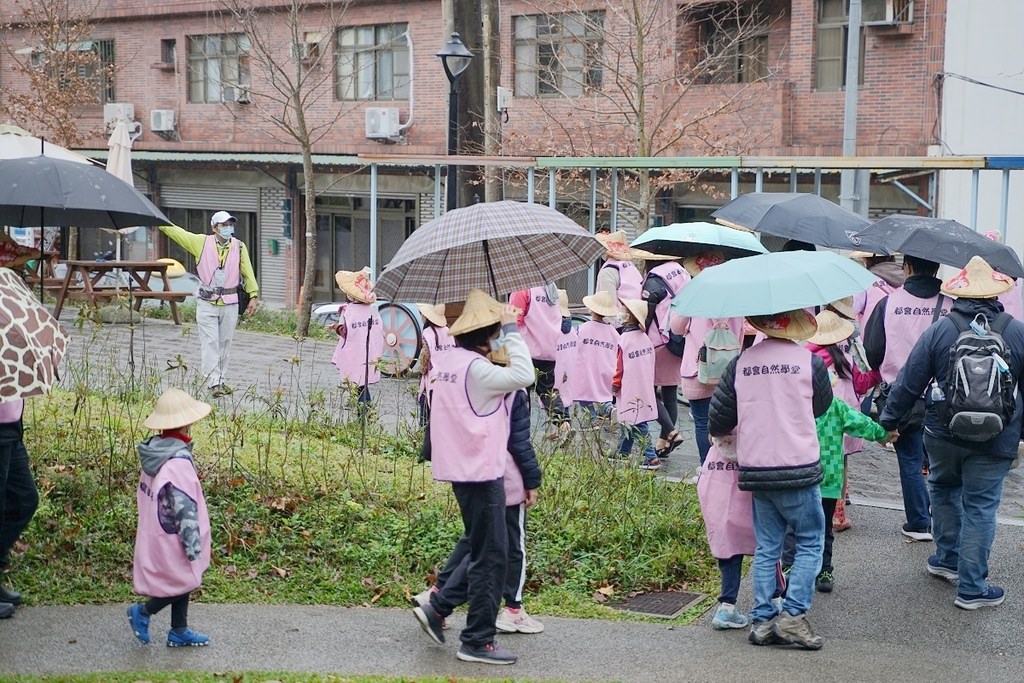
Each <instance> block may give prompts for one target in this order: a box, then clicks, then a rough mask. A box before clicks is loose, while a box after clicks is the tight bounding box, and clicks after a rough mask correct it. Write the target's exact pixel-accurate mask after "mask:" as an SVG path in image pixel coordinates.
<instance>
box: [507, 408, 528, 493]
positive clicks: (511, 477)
mask: <svg viewBox="0 0 1024 683" xmlns="http://www.w3.org/2000/svg"><path fill="white" fill-rule="evenodd" d="M519 391H523V390H522V389H519ZM516 393H517V392H515V391H513V392H512V393H510V394H507V395H506V396H505V410H506V411H508V413H509V415H511V414H512V402H513V401H514V400H515V397H516ZM504 484H505V507H512V506H513V505H519V504H521V503H524V502H526V486H525V485H524V484H523V473H522V472H520V471H519V466H518V465H516V460H515V458H513V457H512V454H511V453H509V452H508V449H506V450H505V481H504Z"/></svg>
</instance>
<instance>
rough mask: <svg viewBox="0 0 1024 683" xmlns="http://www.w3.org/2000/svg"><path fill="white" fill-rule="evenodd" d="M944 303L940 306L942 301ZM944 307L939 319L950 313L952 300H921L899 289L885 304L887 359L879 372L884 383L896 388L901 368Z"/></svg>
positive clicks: (937, 296)
mask: <svg viewBox="0 0 1024 683" xmlns="http://www.w3.org/2000/svg"><path fill="white" fill-rule="evenodd" d="M940 296H941V297H942V303H941V304H939V303H938V300H939V297H940ZM937 305H940V306H941V307H942V310H941V312H940V313H939V315H940V316H941V315H946V314H948V313H949V306H950V300H949V297H946V296H943V295H941V294H937V295H936V296H933V297H931V298H929V299H920V298H918V297H916V296H914V295H913V294H911V293H910V292H908V291H907V290H905V289H903V287H899V288H898V289H896V290H895V291H894V292H893V293H892V294H890V295H889V300H888V301H887V302H886V304H885V358H883V359H882V365H881V367H879V368H878V372H879V374H881V375H882V381H883V382H885V383H886V384H892V383H893V382H895V381H896V375H898V374H899V372H900V368H902V367H903V364H904V363H906V362H907V358H908V357H910V351H911V349H913V348H914V344H916V343H917V340H918V339H920V338H921V335H922V334H924V331H925V330H927V329H928V327H929V326H931V324H932V321H933V320H937V318H935V307H936V306H937Z"/></svg>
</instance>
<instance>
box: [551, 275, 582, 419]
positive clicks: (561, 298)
mask: <svg viewBox="0 0 1024 683" xmlns="http://www.w3.org/2000/svg"><path fill="white" fill-rule="evenodd" d="M558 307H559V309H560V312H561V314H562V328H561V330H560V334H559V335H558V340H557V342H556V343H555V392H556V393H557V394H558V399H559V401H560V402H561V406H562V409H563V411H565V412H566V414H568V410H569V408H571V407H572V402H573V391H574V389H573V366H575V365H576V356H577V352H578V349H579V334H578V332H577V330H576V328H575V327H573V326H572V312H571V311H570V310H569V293H568V292H566V291H565V290H564V289H560V290H558ZM566 424H568V423H566Z"/></svg>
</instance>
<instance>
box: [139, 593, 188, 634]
mask: <svg viewBox="0 0 1024 683" xmlns="http://www.w3.org/2000/svg"><path fill="white" fill-rule="evenodd" d="M189 595H191V592H189V593H185V594H184V595H179V596H177V597H175V598H150V599H149V600H147V601H146V603H145V605H143V607H144V608H145V610H146V614H149V615H150V616H152V615H154V614H156V613H157V612H159V611H160V610H162V609H163V608H164V607H167V606H168V605H170V606H171V628H185V627H186V626H188V596H189Z"/></svg>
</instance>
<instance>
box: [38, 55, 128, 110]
mask: <svg viewBox="0 0 1024 683" xmlns="http://www.w3.org/2000/svg"><path fill="white" fill-rule="evenodd" d="M48 52H50V54H47V53H48ZM31 64H32V66H33V67H35V68H37V69H46V70H47V72H48V73H49V74H50V75H51V76H52V77H53V78H54V79H56V80H57V82H58V83H59V85H60V89H61V90H62V91H67V90H72V89H74V90H75V91H76V92H77V93H78V95H77V96H79V97H81V96H83V92H82V90H79V89H78V87H76V86H79V87H80V85H81V84H85V83H91V84H93V86H94V87H95V92H96V100H95V102H93V103H92V104H106V103H107V102H115V101H116V97H115V92H114V71H115V68H114V41H113V40H82V41H79V42H77V43H73V44H72V45H71V47H70V49H69V48H68V46H67V44H66V43H59V44H57V45H56V47H55V48H54V49H53V50H47V49H46V48H43V47H39V48H37V49H35V50H33V51H32V56H31ZM72 74H74V75H72Z"/></svg>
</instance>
